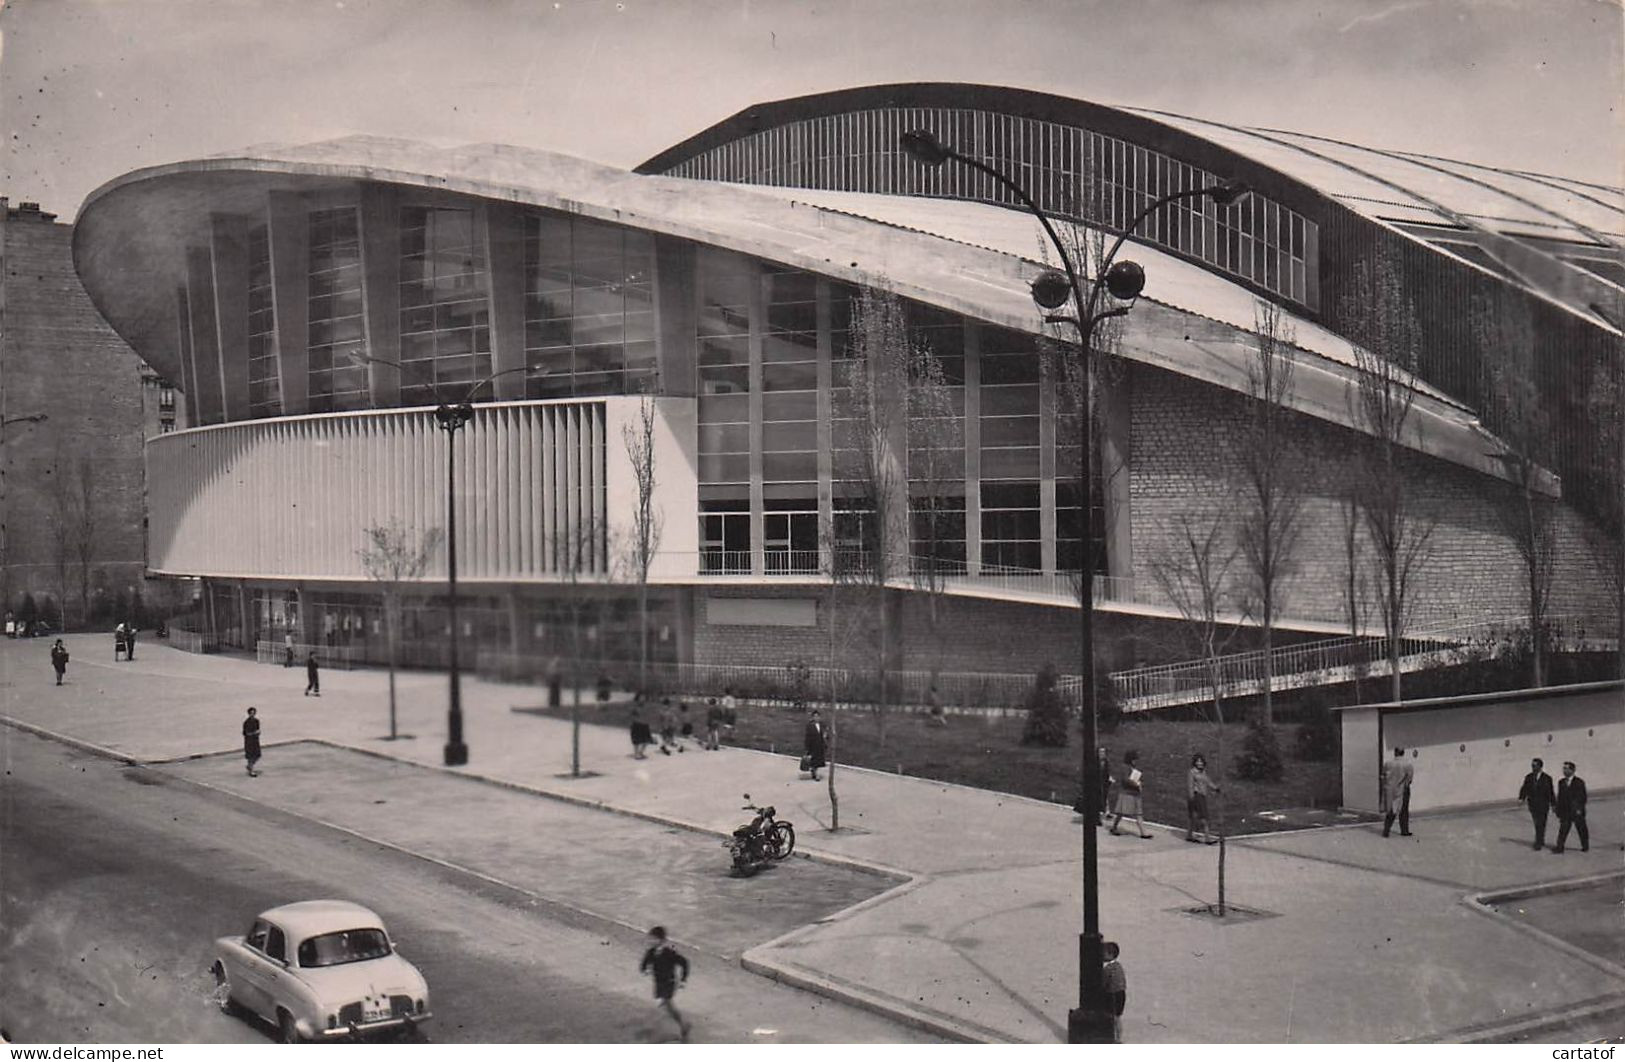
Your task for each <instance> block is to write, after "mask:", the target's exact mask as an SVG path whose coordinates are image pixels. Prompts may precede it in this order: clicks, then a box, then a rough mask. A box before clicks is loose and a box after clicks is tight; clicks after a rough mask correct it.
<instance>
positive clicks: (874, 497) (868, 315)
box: [831, 287, 917, 748]
mask: <svg viewBox="0 0 1625 1062" xmlns="http://www.w3.org/2000/svg"><path fill="white" fill-rule="evenodd" d="M915 349H916V347H915V343H914V340H913V338H912V336H911V334H910V332H909V329H908V324H907V321H906V320H905V318H904V313H903V304H902V301H901V300H900V299H898V298H897V297H896V296H895V295H890V294H887V293H884V292H881V291H877V290H875V289H873V288H868V287H865V288H863V289H861V290H860V291H859V293H858V297H857V299H856V301H855V302H854V303H853V306H852V348H851V351H850V353H851V355H852V356H851V359H850V360H849V361H848V362H847V364H846V366H845V372H844V373H843V376H844V378H843V379H841V380H839V381H837V387H836V388H835V390H834V393H833V394H832V396H831V415H832V418H833V420H834V453H833V472H834V479H835V485H834V487H835V493H836V512H835V517H834V524H835V526H834V529H833V530H834V537H835V544H834V549H833V550H832V551H831V577H832V578H834V579H837V580H839V581H842V582H846V583H849V584H852V585H855V586H861V587H863V588H864V590H865V591H866V593H865V594H864V596H865V597H866V598H868V608H869V610H870V611H871V613H872V615H873V617H874V623H875V646H876V657H875V660H876V668H875V675H876V684H877V691H876V704H875V711H876V717H877V726H876V740H877V742H878V743H879V745H880V746H881V747H882V748H884V747H885V744H886V709H887V706H888V705H889V703H890V674H891V665H892V656H893V654H894V652H895V651H896V650H895V646H896V644H897V642H898V640H899V638H900V636H901V632H900V631H898V630H896V629H895V628H896V625H897V621H898V617H897V615H896V611H895V610H894V609H893V608H892V601H891V592H890V587H889V584H890V581H891V580H892V579H893V578H894V577H897V576H900V575H904V574H906V572H907V567H906V565H905V564H904V563H903V558H902V557H901V556H900V554H899V551H898V549H897V544H898V543H900V542H905V541H907V534H908V529H907V521H908V476H907V471H906V469H905V467H904V453H905V447H906V446H907V439H906V433H907V409H908V404H907V400H906V395H907V393H908V389H909V374H910V366H911V364H913V363H914V362H915V361H916V360H917V357H916V354H915Z"/></svg>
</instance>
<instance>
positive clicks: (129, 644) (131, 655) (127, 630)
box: [124, 623, 135, 660]
mask: <svg viewBox="0 0 1625 1062" xmlns="http://www.w3.org/2000/svg"><path fill="white" fill-rule="evenodd" d="M124 659H125V660H134V659H135V624H133V623H130V624H126V625H125V627H124Z"/></svg>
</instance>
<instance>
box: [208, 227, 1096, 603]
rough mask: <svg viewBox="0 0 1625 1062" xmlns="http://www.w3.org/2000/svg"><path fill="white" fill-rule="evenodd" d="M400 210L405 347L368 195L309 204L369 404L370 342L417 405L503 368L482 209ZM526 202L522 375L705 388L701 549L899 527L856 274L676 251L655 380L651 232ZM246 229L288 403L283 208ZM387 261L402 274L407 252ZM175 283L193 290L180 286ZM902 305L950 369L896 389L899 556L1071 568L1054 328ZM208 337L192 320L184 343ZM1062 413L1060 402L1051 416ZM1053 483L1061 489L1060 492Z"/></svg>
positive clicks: (804, 543) (868, 542)
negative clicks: (382, 307) (282, 313)
mask: <svg viewBox="0 0 1625 1062" xmlns="http://www.w3.org/2000/svg"><path fill="white" fill-rule="evenodd" d="M396 217H397V218H398V221H399V230H398V233H394V234H387V233H386V234H384V238H383V239H380V240H374V239H369V240H368V241H367V243H368V245H369V246H379V245H388V246H389V247H390V253H391V254H393V253H394V252H395V248H396V247H397V246H398V248H399V259H398V262H399V280H398V284H399V289H398V290H399V295H400V299H399V304H398V307H392V308H391V310H392V311H394V312H398V314H399V324H400V335H399V348H398V350H399V352H398V354H397V352H396V351H395V350H391V349H377V350H376V352H375V350H374V347H373V344H372V339H373V337H371V336H370V335H369V334H368V328H367V324H368V320H369V319H368V317H367V315H366V306H365V303H366V298H365V295H364V284H363V276H364V267H363V261H362V244H363V241H362V240H361V234H360V231H359V229H360V224H361V219H360V216H359V210H358V208H356V207H352V206H338V207H330V208H328V207H324V208H322V209H312V210H309V211H308V212H307V214H306V216H305V218H304V224H306V225H307V227H308V237H309V243H308V263H307V264H308V269H307V277H308V284H309V287H308V292H306V293H305V294H306V298H307V299H308V313H309V317H308V338H309V374H308V380H309V383H310V406H309V409H310V411H311V412H328V411H345V410H359V409H367V408H371V407H372V406H373V405H374V401H373V394H372V390H371V380H370V377H371V376H372V375H374V373H373V372H371V371H370V370H369V366H368V365H367V364H366V362H365V360H364V359H366V358H368V357H373V356H376V357H377V358H379V359H389V360H399V361H400V363H401V366H402V370H403V371H402V373H401V393H400V398H399V404H400V405H403V406H411V405H422V404H432V403H434V402H436V401H437V400H438V399H439V398H441V397H449V396H450V395H455V394H457V393H460V390H461V388H462V387H464V386H466V385H467V384H468V383H470V382H473V381H475V380H478V379H481V378H483V377H485V376H487V375H489V374H490V373H491V371H492V368H493V364H494V362H495V361H496V356H495V354H494V349H495V344H494V337H493V331H492V326H491V320H492V308H491V294H492V291H493V289H494V287H495V286H496V284H497V283H498V282H497V281H496V280H495V279H494V278H493V277H492V276H491V263H490V262H488V261H487V256H486V250H485V248H486V246H487V240H488V239H495V238H496V236H495V235H492V234H487V233H486V232H485V231H484V229H485V218H484V213H483V209H482V208H481V207H479V206H478V205H477V204H475V203H472V202H470V203H469V205H468V206H466V207H461V206H458V205H457V204H456V202H455V201H450V202H449V203H438V204H436V205H432V206H426V205H416V204H411V203H407V204H403V205H402V206H401V208H400V209H399V211H398V213H397V215H396ZM516 223H517V225H518V226H519V229H518V230H517V231H516V232H514V233H504V234H501V236H502V237H503V238H506V239H515V238H517V239H515V242H516V243H518V242H520V241H522V246H523V251H522V254H515V256H514V257H513V258H512V259H511V262H512V266H511V267H510V268H513V269H515V270H519V269H521V268H522V270H523V273H522V276H515V275H511V274H510V275H508V276H506V277H504V278H502V279H501V281H500V282H501V283H502V284H512V285H513V288H512V289H511V290H513V291H514V292H516V293H518V292H519V291H520V290H521V289H520V283H521V282H522V284H523V288H522V291H523V295H524V317H523V340H524V367H525V370H526V374H525V380H526V384H525V392H524V394H525V396H526V397H527V398H532V399H538V398H551V397H565V396H570V397H575V396H586V395H590V394H598V393H636V392H637V391H639V390H641V389H644V388H646V387H654V389H657V390H660V391H662V392H664V393H668V394H678V395H681V394H684V393H692V394H693V395H694V396H695V416H696V438H695V458H696V469H695V471H696V486H697V497H696V499H695V502H696V510H695V516H696V518H697V520H698V522H699V532H700V535H699V539H700V546H699V554H700V557H699V569H700V571H701V572H703V573H717V574H756V575H815V574H818V573H821V572H824V571H826V570H827V569H828V566H829V565H830V563H831V562H832V560H838V561H839V562H840V563H841V564H842V566H843V567H846V568H848V569H850V568H852V567H854V566H860V565H863V564H867V563H869V562H870V561H871V560H872V554H873V551H874V550H877V549H880V548H883V547H882V543H881V542H880V540H879V538H878V537H877V536H878V534H879V531H880V529H879V527H878V524H877V522H876V516H875V512H874V510H875V508H876V506H875V504H874V502H873V500H872V499H870V498H868V497H867V494H866V491H867V489H868V488H867V487H866V486H865V485H864V484H863V483H860V482H858V481H857V480H858V478H859V476H858V473H857V471H856V470H857V468H858V465H857V462H856V452H857V447H856V445H855V440H856V438H857V436H856V434H855V433H856V431H857V430H858V422H857V421H856V420H852V419H842V418H843V416H844V417H847V418H851V417H852V416H853V413H852V411H851V409H850V402H847V401H845V400H844V399H843V395H844V394H845V384H846V381H847V380H848V378H849V376H850V373H851V370H852V367H853V366H854V365H855V364H856V362H855V361H854V359H853V342H854V339H855V337H856V335H857V333H856V331H855V326H854V320H855V318H856V317H857V308H858V307H857V304H858V302H859V289H858V288H856V287H854V286H852V285H849V284H846V283H843V282H840V281H835V280H831V279H828V278H824V277H820V276H818V275H816V274H813V273H808V272H804V271H800V270H796V269H791V268H787V267H784V266H781V265H777V264H774V263H770V262H765V261H761V260H756V259H753V258H750V257H749V256H747V255H743V254H738V253H735V252H731V251H725V250H722V249H718V248H709V247H704V246H696V247H694V248H693V257H692V259H691V260H692V263H693V265H692V273H688V272H687V271H686V270H683V269H681V268H678V269H674V271H673V275H672V277H671V278H670V282H671V285H672V287H671V290H670V292H669V293H668V294H670V295H673V296H676V297H688V298H692V300H693V302H692V305H691V307H689V308H685V309H684V310H683V311H682V312H681V313H679V314H678V317H679V319H682V318H684V317H687V318H688V319H689V320H691V321H692V325H691V327H692V332H691V336H692V339H691V342H692V351H693V361H692V363H691V367H690V368H688V369H686V370H685V371H687V372H690V373H692V376H691V377H690V378H689V379H687V380H679V379H671V380H659V379H658V371H659V370H658V366H659V365H660V364H661V363H660V362H659V360H658V359H657V356H656V355H657V350H656V348H657V333H656V327H655V316H656V310H655V305H656V298H655V279H656V278H655V252H654V237H653V236H651V235H649V234H647V233H636V232H633V231H631V230H628V229H624V228H622V227H620V226H615V225H609V224H600V223H596V222H590V221H586V220H583V219H580V218H576V217H571V216H567V215H563V214H551V213H542V212H534V211H533V212H530V213H528V214H524V215H521V216H520V217H519V218H518V220H517V222H516ZM397 237H398V244H396V243H395V239H396V238H397ZM248 238H249V253H248V256H247V262H246V270H247V272H246V278H245V281H246V284H247V290H248V294H249V298H248V310H247V312H248V314H249V320H248V330H247V335H248V343H247V350H246V357H247V360H248V381H249V391H250V410H251V415H253V416H255V417H263V416H277V415H281V414H283V413H286V412H287V410H286V403H285V401H284V396H283V394H282V388H281V386H280V384H281V380H280V375H279V374H280V368H281V365H280V360H279V356H278V353H279V351H278V347H279V344H278V342H277V340H278V338H279V337H278V335H277V332H276V328H275V314H274V306H275V299H274V298H273V291H272V282H273V275H272V270H271V248H270V244H269V240H268V236H267V228H266V225H265V224H263V223H261V222H260V221H259V220H258V219H251V220H250V224H249V230H248ZM516 250H517V248H516ZM674 257H675V256H674ZM675 260H676V261H679V262H680V261H681V257H675ZM391 264H393V263H391ZM375 272H376V273H377V274H378V275H382V276H385V277H387V276H388V275H389V273H390V270H389V269H388V268H383V269H379V270H376V271H375ZM503 290H510V289H508V288H504V289H503ZM177 297H178V299H179V300H180V305H179V307H178V309H179V310H180V311H181V312H183V313H184V311H185V309H186V299H187V292H186V290H185V289H184V288H182V289H180V290H179V291H178V292H177ZM902 305H903V313H904V318H905V320H906V324H907V327H908V330H909V341H910V343H911V344H912V350H911V353H910V355H909V357H910V362H909V369H908V377H909V379H911V380H916V381H917V380H919V379H920V378H922V377H925V378H928V379H929V380H930V381H931V382H932V385H933V386H931V387H927V388H921V387H912V386H911V387H906V388H905V387H904V386H903V385H902V384H899V385H897V389H898V390H900V391H901V390H906V392H907V393H906V394H902V395H899V396H898V400H899V404H898V406H897V407H896V409H895V410H894V412H895V413H896V414H897V416H898V422H897V424H896V427H895V428H894V429H893V430H894V431H895V433H896V434H895V435H893V436H890V438H891V440H892V441H891V442H889V443H888V444H887V445H888V446H896V447H898V452H897V453H896V455H895V456H896V458H897V461H898V467H899V468H900V469H901V470H902V471H903V473H904V475H905V477H906V482H902V483H898V484H897V485H896V489H897V490H898V491H900V492H903V493H902V494H900V495H899V500H902V498H903V497H906V501H907V507H908V511H907V513H906V516H904V517H903V518H902V519H899V520H898V521H897V523H896V524H895V525H894V526H893V527H891V528H888V529H887V534H888V535H891V536H897V539H896V540H889V541H888V542H887V543H886V544H885V546H884V548H886V549H888V550H889V551H891V552H892V553H893V557H894V559H893V561H892V564H893V565H894V566H895V565H897V564H899V563H900V557H901V555H904V554H906V556H907V558H908V562H909V564H910V565H911V566H912V570H913V571H914V572H916V573H934V574H939V575H940V574H961V573H965V572H968V571H973V570H976V569H978V568H980V567H987V568H993V569H1022V570H1030V571H1037V570H1042V569H1043V568H1044V567H1045V565H1046V560H1048V559H1050V558H1054V563H1055V565H1056V567H1058V568H1061V569H1063V570H1064V569H1066V568H1067V567H1070V566H1074V565H1076V564H1077V563H1078V560H1079V558H1080V557H1081V551H1082V545H1081V538H1080V527H1081V521H1079V520H1078V519H1077V517H1076V514H1075V513H1072V512H1071V511H1070V510H1069V508H1068V507H1069V506H1071V505H1072V504H1073V503H1074V501H1075V498H1076V491H1075V489H1073V485H1072V484H1071V483H1069V482H1067V477H1068V472H1067V469H1069V468H1072V467H1074V466H1075V464H1076V456H1077V449H1076V445H1075V444H1074V443H1071V442H1070V441H1069V439H1070V436H1069V434H1068V429H1067V428H1066V427H1065V425H1064V424H1063V423H1061V422H1062V421H1066V420H1067V419H1068V418H1067V416H1066V413H1065V408H1064V407H1065V406H1066V400H1065V396H1064V394H1060V393H1056V392H1058V391H1064V388H1058V387H1057V385H1056V384H1055V382H1054V381H1052V380H1050V379H1048V377H1047V376H1046V373H1045V372H1044V370H1043V367H1042V361H1043V359H1042V357H1041V354H1040V350H1039V344H1040V343H1041V342H1042V340H1040V339H1039V338H1038V337H1036V336H1032V335H1027V334H1024V333H1020V332H1016V331H1011V330H1007V329H1002V328H997V327H993V326H989V325H983V324H980V323H978V322H975V321H971V320H967V319H966V318H964V317H962V316H961V315H959V314H957V313H954V312H950V311H946V310H941V309H936V308H932V307H928V306H925V305H922V304H918V303H914V302H909V301H907V300H905V301H904V302H903V304H902ZM690 313H691V316H689V314H690ZM514 319H515V323H516V324H517V322H518V315H517V314H515V318H514ZM190 338H191V336H190V333H188V332H185V331H183V334H182V336H181V341H182V343H183V347H182V353H183V356H185V355H186V354H187V353H189V352H188V351H187V350H186V347H185V345H184V344H185V343H186V341H187V340H189V339H190ZM515 338H517V337H515ZM670 338H671V340H672V341H674V342H676V343H678V344H684V343H685V342H688V341H687V340H685V338H684V337H683V336H680V335H673V336H671V337H670ZM682 353H683V351H682V350H681V349H680V348H679V349H678V350H677V351H676V352H674V355H675V356H674V357H673V359H672V361H673V363H674V364H682V363H683V360H684V359H683V357H682ZM358 359H360V360H358ZM657 384H658V386H657V387H655V385H657ZM448 387H449V388H450V391H449V393H448V392H447V390H446V389H447V388H448ZM437 388H438V389H439V391H437ZM927 394H928V395H929V398H928V400H927V399H926V398H922V397H921V396H922V395H927ZM1046 396H1047V397H1046ZM481 397H484V398H489V397H493V396H491V395H490V394H489V393H487V394H485V395H482V396H481ZM967 410H970V411H971V412H970V414H969V415H967ZM843 411H844V412H843ZM1046 418H1050V419H1052V420H1054V421H1055V423H1053V424H1049V425H1048V426H1047V427H1046V426H1045V425H1046ZM1051 438H1055V439H1056V441H1057V443H1058V445H1056V446H1055V451H1054V453H1053V454H1050V455H1046V454H1045V453H1044V452H1043V448H1044V442H1043V441H1044V440H1045V439H1051ZM608 445H616V441H615V440H609V441H608ZM1052 477H1053V486H1052V485H1051V483H1050V480H1051V478H1052ZM1097 495H1098V491H1097ZM1051 497H1055V498H1058V500H1059V503H1060V504H1059V506H1058V508H1059V510H1060V511H1057V512H1054V513H1049V512H1046V503H1045V499H1047V498H1051ZM1097 504H1098V497H1097ZM893 570H895V571H898V573H899V574H901V569H899V568H896V567H894V569H893Z"/></svg>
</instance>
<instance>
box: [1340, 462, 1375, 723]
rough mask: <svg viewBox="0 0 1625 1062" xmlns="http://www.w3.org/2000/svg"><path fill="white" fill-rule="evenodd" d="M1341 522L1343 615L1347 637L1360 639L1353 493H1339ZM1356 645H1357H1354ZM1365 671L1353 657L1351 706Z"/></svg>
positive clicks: (1361, 595) (1361, 587) (1361, 588)
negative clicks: (1346, 621)
mask: <svg viewBox="0 0 1625 1062" xmlns="http://www.w3.org/2000/svg"><path fill="white" fill-rule="evenodd" d="M1338 509H1339V512H1340V515H1341V516H1342V522H1341V523H1340V524H1339V525H1338V529H1339V531H1340V532H1341V534H1340V544H1341V546H1342V547H1343V593H1342V597H1343V616H1344V618H1345V619H1346V620H1348V625H1349V638H1350V639H1351V640H1354V639H1358V638H1359V637H1360V631H1361V629H1362V626H1363V622H1364V619H1365V577H1364V576H1363V575H1362V573H1361V569H1362V566H1363V565H1362V558H1361V550H1360V523H1361V521H1360V502H1359V497H1358V494H1357V492H1356V491H1353V490H1350V491H1346V492H1345V493H1343V494H1342V495H1341V496H1340V497H1339V499H1338ZM1355 645H1356V646H1357V645H1358V643H1357V642H1355ZM1367 670H1368V668H1367V665H1366V662H1365V658H1364V657H1363V656H1356V657H1355V658H1354V664H1353V670H1352V674H1351V676H1350V677H1351V678H1352V679H1353V682H1354V703H1355V704H1358V703H1360V684H1361V683H1362V682H1363V681H1364V680H1365V676H1366V672H1367Z"/></svg>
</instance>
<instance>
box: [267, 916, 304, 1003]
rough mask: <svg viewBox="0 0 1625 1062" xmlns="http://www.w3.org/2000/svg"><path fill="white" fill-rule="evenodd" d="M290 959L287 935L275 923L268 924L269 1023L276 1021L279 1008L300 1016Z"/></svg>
mask: <svg viewBox="0 0 1625 1062" xmlns="http://www.w3.org/2000/svg"><path fill="white" fill-rule="evenodd" d="M290 957H291V956H290V953H289V948H288V937H287V934H285V933H284V932H283V931H282V927H281V926H278V925H277V924H276V923H275V922H268V923H266V933H265V962H264V968H265V999H266V1004H267V1005H266V1008H265V1017H266V1019H267V1020H269V1021H275V1020H276V1010H277V1007H279V1006H281V1007H286V1008H287V1010H288V1012H289V1013H290V1014H293V1015H295V1016H297V1015H298V1014H299V1010H298V1008H297V1006H296V1005H295V1002H294V998H293V997H294V995H295V992H296V988H295V987H294V985H293V984H292V983H291V980H292V976H293V975H292V974H290V973H289V972H288V963H289V960H290Z"/></svg>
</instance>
